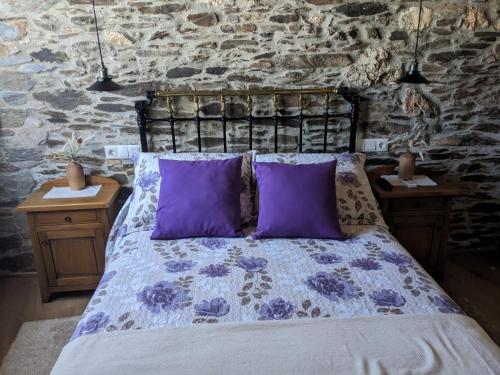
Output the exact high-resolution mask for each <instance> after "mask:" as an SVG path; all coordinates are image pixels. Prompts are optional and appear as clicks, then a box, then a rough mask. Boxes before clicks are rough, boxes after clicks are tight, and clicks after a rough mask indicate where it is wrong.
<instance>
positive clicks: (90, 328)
mask: <svg viewBox="0 0 500 375" xmlns="http://www.w3.org/2000/svg"><path fill="white" fill-rule="evenodd" d="M109 320H110V319H109V316H108V315H106V314H105V313H103V312H98V313H96V314H93V315H91V316H89V317H88V318H87V319H86V320H82V321H80V323H79V324H78V326H77V327H76V330H75V335H76V336H82V335H89V334H91V333H97V332H101V331H102V330H103V329H104V328H105V327H106V325H108V323H109Z"/></svg>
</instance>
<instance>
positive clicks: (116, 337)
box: [53, 90, 500, 374]
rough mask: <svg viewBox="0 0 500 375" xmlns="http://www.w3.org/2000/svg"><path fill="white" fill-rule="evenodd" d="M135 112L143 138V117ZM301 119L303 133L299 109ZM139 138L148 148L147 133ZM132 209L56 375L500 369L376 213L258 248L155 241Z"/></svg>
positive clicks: (237, 242) (228, 242) (487, 345)
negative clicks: (337, 229) (316, 235)
mask: <svg viewBox="0 0 500 375" xmlns="http://www.w3.org/2000/svg"><path fill="white" fill-rule="evenodd" d="M338 93H342V94H343V95H344V97H345V98H347V99H349V102H350V103H351V104H352V107H351V109H352V111H350V112H348V113H346V114H343V115H345V116H344V117H346V118H348V119H349V120H350V121H351V133H350V134H351V137H352V136H354V137H355V129H354V131H352V127H353V126H354V127H355V124H356V122H357V116H358V113H357V111H358V109H359V107H358V105H359V100H358V99H357V98H355V99H353V97H352V96H348V95H347V92H346V91H337V90H335V92H333V91H332V92H330V93H329V94H330V95H333V94H338ZM170 94H172V93H170ZM198 94H199V93H198ZM308 94H310V93H308ZM320 94H321V95H324V94H325V92H320ZM327 94H328V93H327ZM237 95H240V96H241V95H242V93H241V92H238V93H237ZM272 95H277V93H276V92H273V93H272ZM158 96H161V95H159V94H158V93H153V94H151V93H150V94H148V98H149V102H146V103H144V102H143V103H140V104H139V105H138V108H139V109H141V108H142V109H144V110H145V109H146V107H147V105H150V104H151V103H150V101H152V98H154V97H158ZM167 98H170V97H169V96H167ZM221 99H223V98H221ZM301 101H302V97H301ZM193 102H194V103H196V102H197V99H196V98H195V99H194V100H193ZM148 103H149V104H148ZM168 103H170V100H168ZM168 105H169V106H170V105H171V104H168ZM250 105H251V104H249V106H250ZM222 108H223V107H222ZM325 110H326V111H327V113H328V107H325ZM195 111H196V107H195ZM138 112H139V120H138V123H139V125H140V129H141V126H143V125H144V124H145V122H146V121H145V119H146V117H144V116H145V115H144V113H141V112H140V111H138ZM172 112H173V111H172ZM172 112H171V117H170V124H171V125H173V124H175V123H176V122H177V121H178V119H175V118H173V114H172ZM276 112H277V111H276ZM198 115H199V114H198V113H196V116H198ZM299 116H300V117H298V119H299V121H300V129H301V133H300V134H302V122H303V121H304V120H306V117H303V116H304V114H303V111H302V107H301V108H300V115H299ZM141 117H142V118H141ZM225 117H226V116H225V114H224V115H223V116H222V118H221V119H220V120H221V121H222V122H223V123H224V130H223V131H224V151H226V136H225V132H226V129H225V123H226V121H228V118H225ZM326 117H327V119H326V124H328V121H329V119H328V116H326ZM321 118H322V119H324V118H325V116H324V115H322V116H321ZM191 120H193V119H191ZM247 120H249V121H250V123H252V115H251V114H250V117H249V118H247ZM274 120H276V117H274ZM278 120H279V121H283V119H281V118H280V119H277V120H276V123H278ZM194 122H195V124H197V125H198V126H199V125H200V123H201V120H200V118H198V119H196V118H195V119H194ZM143 123H144V124H143ZM144 126H145V125H144ZM250 127H251V125H250ZM171 130H172V134H171V135H172V138H173V139H175V133H174V127H173V126H172V127H171ZM198 137H200V133H198ZM198 139H199V138H198ZM351 140H352V139H351ZM141 141H142V146H143V150H145V151H146V150H147V139H146V132H144V133H142V132H141ZM251 143H252V136H251V135H250V144H251ZM299 143H300V151H302V137H300V141H299ZM325 143H326V137H325ZM350 145H351V142H350ZM325 150H326V145H325ZM275 151H277V150H275ZM349 151H354V150H353V149H351V148H350V149H349ZM269 157H270V158H275V157H276V156H269ZM283 157H285V156H283ZM283 157H282V158H283ZM264 158H265V157H264ZM278 158H279V156H278ZM285 158H286V157H285ZM339 158H340V159H343V158H345V159H352V157H350V156H349V153H347V154H343V156H342V154H341V155H340V156H339ZM348 182H349V183H352V181H348ZM361 185H362V184H361ZM365 194H367V195H368V194H371V193H366V192H365ZM132 200H133V197H131V198H129V200H128V201H127V203H126V204H125V205H124V207H123V208H122V209H121V211H120V213H119V214H118V216H117V219H116V221H115V223H114V226H113V229H112V231H111V234H110V238H109V240H108V244H107V250H106V272H105V274H104V276H103V277H102V280H101V282H100V284H99V286H98V288H97V289H96V291H95V294H94V296H93V297H92V299H91V301H90V302H89V305H88V307H87V308H86V310H85V312H84V314H83V316H82V318H81V320H80V322H79V324H78V326H77V327H76V329H75V332H74V334H73V336H72V337H71V340H70V342H69V343H68V344H67V345H66V347H65V348H64V350H63V352H62V353H61V356H60V358H59V360H58V362H57V363H56V365H55V367H54V369H53V374H67V373H72V374H79V373H81V374H87V373H92V374H98V373H103V374H104V373H106V374H112V373H120V374H129V373H130V374H133V373H139V372H142V373H153V374H156V373H158V374H167V373H168V374H195V373H196V374H199V373H204V374H233V373H239V374H272V373H275V374H282V373H290V374H331V373H359V374H383V373H390V374H392V373H394V374H407V373H416V374H428V373H440V374H441V373H442V374H462V373H463V374H466V373H470V374H472V373H474V374H495V373H498V372H499V371H500V351H499V349H498V347H497V346H496V345H495V344H494V343H493V342H492V341H491V339H490V338H489V337H488V336H487V335H486V334H485V333H484V331H483V330H482V329H481V328H480V327H479V325H477V323H476V322H475V321H473V320H472V319H470V318H468V317H466V316H465V315H464V314H463V312H462V311H461V310H460V308H459V307H458V306H457V304H456V303H455V302H454V301H453V300H452V299H451V298H450V297H448V296H447V295H446V293H445V292H444V291H443V290H442V289H441V288H440V287H439V286H438V285H437V284H436V283H435V281H434V280H433V279H432V278H431V277H430V276H429V275H428V274H427V273H426V272H425V271H424V270H423V269H422V268H421V266H420V265H419V264H418V263H417V262H416V261H415V260H414V259H412V257H411V256H410V255H409V254H408V252H407V251H406V250H405V249H404V248H403V247H402V246H401V245H400V244H399V243H398V242H397V241H396V240H395V238H394V237H393V236H392V235H391V234H390V233H389V231H388V228H387V227H386V225H385V224H384V222H383V220H382V218H381V217H380V215H379V213H378V210H377V209H376V207H375V208H373V210H372V212H370V213H369V214H367V215H365V217H364V220H358V221H356V220H347V221H343V222H342V230H343V232H344V233H345V234H346V237H347V239H345V240H343V241H335V240H321V239H307V238H305V239H263V240H256V239H254V238H253V237H252V233H253V230H254V227H253V226H252V224H251V223H250V224H249V225H248V226H246V228H245V231H244V236H243V237H242V238H206V237H205V238H187V239H179V240H169V241H152V240H150V235H151V227H150V226H148V225H137V226H136V227H135V228H133V229H131V225H130V223H131V216H134V215H137V212H135V209H132V208H131V205H132V206H133V202H132ZM371 200H373V196H367V197H365V199H364V201H365V202H371ZM374 205H375V206H376V204H375V203H374ZM132 211H134V212H132Z"/></svg>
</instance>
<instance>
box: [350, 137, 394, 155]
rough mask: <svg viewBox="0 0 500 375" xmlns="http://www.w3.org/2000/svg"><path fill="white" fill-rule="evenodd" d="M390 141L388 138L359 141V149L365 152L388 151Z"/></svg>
mask: <svg viewBox="0 0 500 375" xmlns="http://www.w3.org/2000/svg"><path fill="white" fill-rule="evenodd" d="M388 143H389V140H388V139H387V138H366V139H360V140H359V141H358V149H359V150H360V151H364V152H383V151H387V148H388Z"/></svg>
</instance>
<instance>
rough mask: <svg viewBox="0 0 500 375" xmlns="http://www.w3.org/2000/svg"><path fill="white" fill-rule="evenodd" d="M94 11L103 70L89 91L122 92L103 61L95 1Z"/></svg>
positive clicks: (93, 4) (93, 0)
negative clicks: (109, 74)
mask: <svg viewBox="0 0 500 375" xmlns="http://www.w3.org/2000/svg"><path fill="white" fill-rule="evenodd" d="M92 9H93V10H94V24H95V32H96V35H97V46H98V47H99V57H100V58H101V69H99V77H98V78H97V81H96V82H95V83H94V84H93V85H92V86H90V87H88V88H87V90H89V91H116V90H121V89H122V87H121V86H120V85H119V84H118V83H115V82H113V80H112V79H111V77H110V76H108V69H107V68H106V66H105V65H104V61H103V59H102V50H101V41H100V39H99V27H98V25H97V15H96V13H95V0H92Z"/></svg>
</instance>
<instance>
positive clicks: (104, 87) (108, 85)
mask: <svg viewBox="0 0 500 375" xmlns="http://www.w3.org/2000/svg"><path fill="white" fill-rule="evenodd" d="M121 89H122V86H120V85H119V84H118V83H115V82H113V80H112V79H111V77H109V76H108V71H107V69H106V68H104V69H101V70H100V74H99V78H97V81H95V82H94V83H93V84H92V85H91V86H90V87H88V88H87V90H88V91H117V90H121Z"/></svg>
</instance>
